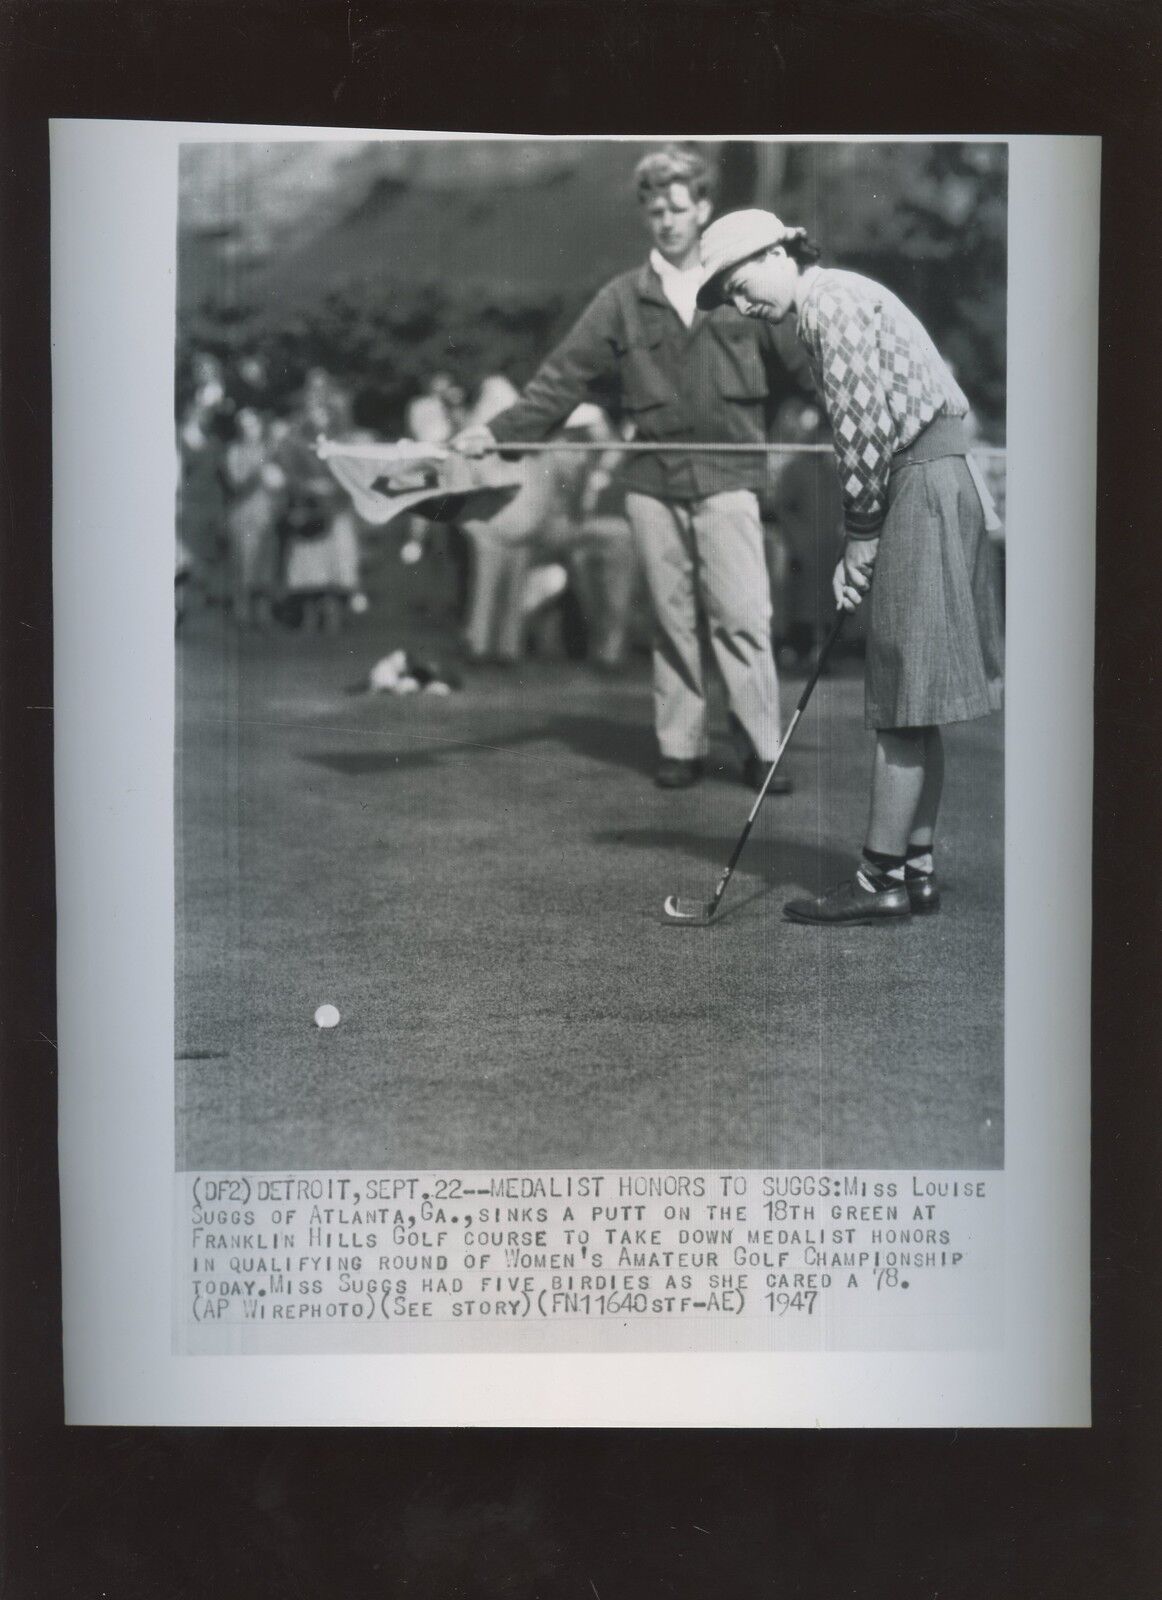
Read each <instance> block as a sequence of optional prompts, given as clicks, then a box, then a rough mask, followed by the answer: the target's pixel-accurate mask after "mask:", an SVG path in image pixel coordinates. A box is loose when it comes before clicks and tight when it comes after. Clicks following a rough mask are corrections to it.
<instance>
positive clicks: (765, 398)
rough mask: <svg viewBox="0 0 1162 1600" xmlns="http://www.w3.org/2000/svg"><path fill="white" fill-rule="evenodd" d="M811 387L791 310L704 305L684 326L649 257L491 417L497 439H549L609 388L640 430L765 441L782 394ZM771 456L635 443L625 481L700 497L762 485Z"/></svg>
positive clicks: (662, 494)
mask: <svg viewBox="0 0 1162 1600" xmlns="http://www.w3.org/2000/svg"><path fill="white" fill-rule="evenodd" d="M810 391H811V380H810V377H809V369H808V367H807V361H806V357H805V355H804V353H803V352H802V350H801V349H800V346H799V343H798V340H797V339H796V338H795V335H794V323H793V319H788V321H787V323H786V324H785V325H784V324H774V325H773V324H771V323H765V322H755V321H751V320H749V319H748V318H745V317H741V316H739V314H738V313H737V312H736V311H734V310H733V309H732V308H730V307H726V306H720V307H719V308H718V309H716V310H714V311H711V312H705V311H698V312H696V313H695V317H694V323H693V326H692V327H690V328H687V327H686V326H685V324H684V323H683V322H682V319H681V317H679V315H678V313H677V312H676V311H675V310H674V308H673V306H672V305H671V304H670V302H669V301H668V300H667V299H666V296H665V293H664V291H663V289H662V284H661V280H660V279H659V277H658V275H657V273H656V272H655V271H654V270H653V268H652V267H651V266H650V265H649V264H648V263H647V264H646V265H645V266H643V267H639V268H637V269H636V270H635V271H633V272H626V273H623V274H622V275H621V276H620V277H618V278H614V280H613V282H612V283H609V284H606V286H605V288H604V289H602V290H601V292H600V294H598V295H597V297H596V299H595V300H594V301H593V302H592V304H591V305H590V306H589V308H588V310H587V311H585V312H584V313H583V315H582V316H581V318H580V320H579V321H578V322H577V323H576V325H575V326H574V328H573V329H572V331H571V332H570V333H569V334H567V335H566V337H565V338H564V340H563V341H562V342H561V343H560V344H559V345H558V346H557V348H556V349H555V350H554V351H553V353H552V355H550V356H549V358H548V360H547V361H545V363H544V365H543V366H542V367H541V369H540V371H539V372H538V373H537V374H536V376H535V377H534V378H533V379H532V381H531V382H530V383H529V385H528V387H527V388H526V389H525V391H524V394H523V396H522V397H521V399H520V400H518V401H517V402H516V404H515V405H512V406H510V407H509V408H508V410H507V411H502V412H501V413H500V415H499V416H497V417H494V418H493V419H492V421H491V422H490V424H489V427H490V428H491V430H492V433H493V436H494V437H495V439H496V440H497V441H498V443H510V442H511V443H517V442H523V441H526V440H528V441H531V440H539V439H544V438H545V437H546V436H547V435H548V434H550V433H551V432H552V430H553V429H554V428H555V427H557V426H558V425H559V424H560V423H561V422H562V421H564V419H565V418H566V417H567V416H568V415H569V413H570V412H571V411H572V410H573V409H574V407H575V406H577V405H578V404H579V403H580V402H581V401H582V400H591V399H597V400H599V401H600V400H604V401H605V402H606V403H609V401H610V399H611V397H612V398H613V403H614V404H615V405H616V406H617V407H618V408H619V409H620V410H621V411H622V412H623V414H624V415H625V416H626V417H627V418H628V419H629V420H630V421H631V422H632V423H633V425H634V434H635V437H636V438H637V439H639V440H650V439H658V440H666V441H668V442H676V441H681V440H701V441H705V442H707V443H714V444H718V443H729V444H752V443H757V442H762V441H764V440H765V439H766V437H767V432H766V427H767V418H768V414H769V413H771V412H773V411H774V409H775V408H776V407H777V405H778V403H779V401H780V400H782V399H785V398H786V397H787V396H788V395H791V394H794V393H797V392H810ZM765 465H766V464H765V459H764V456H763V453H762V452H761V451H756V452H755V453H754V455H753V456H752V455H735V454H731V455H709V454H708V455H702V454H683V453H682V452H681V451H678V450H672V451H665V452H659V453H658V454H657V455H652V454H647V453H645V452H642V453H636V452H635V453H632V454H630V455H629V456H628V457H627V460H626V465H625V467H624V469H623V473H622V479H623V482H624V484H625V487H626V488H627V489H632V490H636V491H638V492H639V493H641V494H649V495H654V496H657V497H658V498H661V499H668V500H697V499H701V498H703V497H704V496H705V495H710V494H718V493H720V492H721V491H722V490H725V489H757V488H759V487H760V486H761V485H762V484H763V482H764V479H765Z"/></svg>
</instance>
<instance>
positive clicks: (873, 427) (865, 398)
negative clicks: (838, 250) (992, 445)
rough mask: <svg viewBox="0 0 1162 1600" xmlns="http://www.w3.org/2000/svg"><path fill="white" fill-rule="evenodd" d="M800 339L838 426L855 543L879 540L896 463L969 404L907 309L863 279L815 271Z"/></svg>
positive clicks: (849, 523)
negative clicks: (935, 424)
mask: <svg viewBox="0 0 1162 1600" xmlns="http://www.w3.org/2000/svg"><path fill="white" fill-rule="evenodd" d="M798 334H799V338H800V340H801V342H802V344H803V346H804V348H805V349H806V351H807V356H808V359H809V361H810V363H811V366H812V368H813V369H814V372H815V377H816V381H817V382H818V385H819V389H820V392H821V393H822V395H823V402H824V405H825V406H826V409H827V415H828V418H829V420H830V422H831V431H832V434H833V435H834V440H835V454H836V457H837V459H838V462H839V481H840V486H841V488H842V490H843V511H844V523H845V525H846V528H847V534H848V537H849V538H852V539H874V538H876V537H877V536H878V535H879V531H880V526H881V524H882V522H883V520H884V515H885V513H886V511H887V500H888V474H889V473H890V471H891V466H892V456H893V455H894V454H895V452H896V451H897V450H903V449H905V448H906V447H907V446H908V445H910V444H911V443H912V442H913V441H914V440H915V438H916V436H917V435H918V434H919V433H920V431H921V430H922V429H923V428H926V427H927V426H928V424H929V423H930V422H931V421H932V419H933V418H934V417H938V416H948V417H963V416H964V415H965V414H966V412H967V411H968V401H967V400H966V399H965V397H964V394H963V392H962V391H961V389H960V387H959V385H958V384H957V383H956V381H955V380H954V378H953V376H952V374H951V373H950V372H949V370H948V368H947V367H946V366H945V365H944V362H943V360H942V359H941V357H940V355H939V353H938V351H937V349H936V346H935V345H934V344H933V343H932V340H931V339H930V338H929V336H928V334H927V333H926V332H925V331H924V329H923V328H922V327H921V326H920V323H919V322H918V321H917V320H916V318H915V317H914V316H913V315H912V313H911V312H910V311H909V310H908V308H907V306H905V305H903V304H902V303H901V301H899V300H897V299H896V296H895V295H894V294H892V292H891V290H890V289H885V288H884V287H883V286H882V285H881V284H878V283H873V282H872V280H871V279H870V278H864V277H861V276H860V275H859V274H858V273H855V272H841V271H839V270H838V269H836V268H832V267H819V268H816V269H814V271H813V273H812V276H811V277H810V279H809V280H808V282H807V283H806V285H805V286H804V293H803V298H802V302H801V304H800V307H799V318H798Z"/></svg>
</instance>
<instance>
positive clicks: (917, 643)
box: [864, 452, 1004, 729]
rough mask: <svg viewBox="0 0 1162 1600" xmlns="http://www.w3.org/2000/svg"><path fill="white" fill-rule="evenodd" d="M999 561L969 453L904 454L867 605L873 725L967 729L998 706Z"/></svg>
mask: <svg viewBox="0 0 1162 1600" xmlns="http://www.w3.org/2000/svg"><path fill="white" fill-rule="evenodd" d="M921 453H922V452H921ZM995 559H996V558H995V553H994V551H993V549H992V547H991V544H990V541H989V538H988V535H987V533H986V531H985V521H984V510H983V508H982V506H981V503H980V496H979V494H978V493H977V489H976V485H975V484H974V482H973V480H972V476H971V474H970V472H969V470H968V467H967V465H966V463H965V459H964V456H963V455H945V456H940V457H939V458H938V459H936V460H909V459H907V457H905V458H904V459H903V460H902V461H901V462H900V463H899V464H898V465H897V466H896V468H895V469H894V470H893V472H892V476H891V480H890V483H889V488H888V512H887V516H886V518H885V520H884V525H883V530H882V532H881V535H880V546H879V552H878V554H877V556H876V564H875V572H874V576H873V582H872V587H871V594H870V596H869V599H868V605H869V608H870V615H869V619H868V622H869V626H868V643H867V669H866V680H865V681H866V695H865V706H864V720H865V722H866V724H867V726H868V727H869V728H877V729H878V728H884V729H890V728H917V727H927V726H932V725H940V724H942V723H945V722H967V721H968V720H969V719H970V718H972V717H981V716H984V715H985V714H986V713H987V712H990V711H996V710H998V709H999V708H1000V705H1001V699H1002V675H1003V671H1004V643H1003V634H1002V628H1001V617H1000V605H999V602H998V598H997V584H996V572H995Z"/></svg>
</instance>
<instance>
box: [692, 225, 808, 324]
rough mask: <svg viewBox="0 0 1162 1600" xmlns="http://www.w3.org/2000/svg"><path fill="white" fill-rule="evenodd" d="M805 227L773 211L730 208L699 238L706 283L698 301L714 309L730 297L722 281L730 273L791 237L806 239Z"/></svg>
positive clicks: (707, 307)
mask: <svg viewBox="0 0 1162 1600" xmlns="http://www.w3.org/2000/svg"><path fill="white" fill-rule="evenodd" d="M806 232H807V230H806V229H805V228H788V227H787V225H786V223H784V222H780V221H779V219H778V217H776V216H775V214H774V212H773V211H728V212H727V213H726V215H725V216H724V217H719V218H718V221H717V222H712V223H711V224H710V226H709V227H708V228H707V229H706V232H705V233H704V234H703V235H702V238H701V240H700V241H699V246H698V250H699V254H700V255H701V257H702V283H701V286H700V287H699V290H698V305H699V308H700V309H701V310H702V311H711V310H713V308H714V307H715V306H720V305H722V304H723V302H724V301H725V299H726V296H725V295H724V294H723V292H722V285H723V282H724V280H725V278H726V276H727V274H728V273H729V272H730V271H731V270H732V269H733V268H734V267H737V266H738V265H739V263H740V262H742V261H749V260H750V258H751V256H757V255H761V254H762V252H763V251H764V250H770V249H772V248H773V247H774V246H775V245H777V244H785V243H786V241H787V240H788V239H802V238H804V237H805V235H806Z"/></svg>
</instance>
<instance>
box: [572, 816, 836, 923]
mask: <svg viewBox="0 0 1162 1600" xmlns="http://www.w3.org/2000/svg"><path fill="white" fill-rule="evenodd" d="M742 821H743V819H742V818H740V819H739V828H740V830H741V827H742ZM590 837H591V838H592V840H593V842H594V844H601V845H622V846H628V848H629V849H631V850H652V851H657V850H673V851H675V852H677V853H680V854H681V855H684V856H694V857H698V858H700V859H701V860H703V861H705V862H706V863H707V865H708V867H710V869H711V873H710V879H713V877H714V873H716V872H720V871H721V870H722V868H723V867H725V865H726V862H727V859H728V857H729V855H730V852H731V851H732V850H733V849H734V846H735V841H736V839H737V837H738V836H737V834H735V835H732V836H731V837H730V838H714V839H711V838H707V836H706V835H705V834H702V833H689V832H682V831H679V830H678V829H669V830H667V829H656V828H616V829H612V830H610V831H609V832H606V833H594V834H591V835H590ZM854 865H855V853H854V852H853V851H846V852H844V851H839V850H830V849H826V848H824V849H820V848H819V847H818V846H817V845H807V844H799V843H796V841H795V840H793V839H769V838H768V839H756V838H755V837H754V836H753V835H752V837H751V838H750V839H748V840H747V845H746V849H745V851H744V852H743V857H742V861H741V862H740V863H739V870H740V871H743V872H747V873H750V874H754V873H759V874H761V876H762V877H763V878H764V879H765V880H766V882H767V884H768V885H769V886H774V885H775V884H794V885H795V886H796V887H798V888H803V889H806V890H808V891H809V892H810V893H811V894H821V893H822V892H823V890H825V889H830V888H831V887H832V885H833V884H835V883H836V882H837V881H838V880H839V879H840V878H844V877H849V876H850V875H851V871H852V868H853V866H854ZM713 888H714V882H713V881H710V880H709V879H708V881H707V884H706V891H707V895H708V896H709V894H710V891H711V890H712V889H713ZM764 893H766V891H765V890H759V891H752V893H750V894H749V895H747V896H746V897H745V899H741V898H737V899H735V902H734V903H735V905H736V906H738V905H743V904H745V903H746V901H748V900H753V899H755V898H756V897H757V895H758V894H764Z"/></svg>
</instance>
